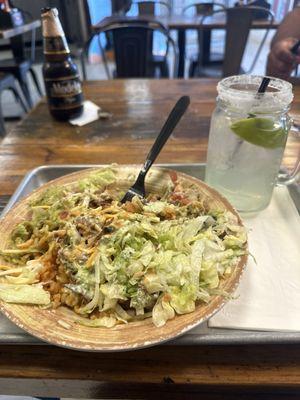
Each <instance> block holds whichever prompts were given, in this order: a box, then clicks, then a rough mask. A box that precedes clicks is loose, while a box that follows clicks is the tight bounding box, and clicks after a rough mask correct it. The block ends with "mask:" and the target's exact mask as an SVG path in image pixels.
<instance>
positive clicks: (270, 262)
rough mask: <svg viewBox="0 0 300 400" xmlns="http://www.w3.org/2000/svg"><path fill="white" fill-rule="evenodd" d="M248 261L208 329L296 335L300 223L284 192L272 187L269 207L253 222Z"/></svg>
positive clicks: (299, 311) (299, 300) (299, 306)
mask: <svg viewBox="0 0 300 400" xmlns="http://www.w3.org/2000/svg"><path fill="white" fill-rule="evenodd" d="M244 222H245V225H246V226H247V227H248V228H250V229H251V230H250V232H249V248H250V252H251V254H253V255H254V257H255V259H256V262H257V264H255V262H254V261H253V259H251V257H250V259H249V262H248V265H247V267H246V270H245V272H244V274H243V276H242V279H241V282H240V285H239V287H238V289H237V291H236V293H235V295H237V296H238V298H237V299H234V300H231V301H230V302H229V303H227V304H226V305H225V307H224V308H223V309H222V310H221V311H220V312H219V313H217V314H216V315H215V316H214V317H212V318H211V319H210V321H209V327H214V328H232V329H250V330H267V331H270V330H276V331H300V218H299V215H298V212H297V209H296V207H295V205H294V203H293V201H292V199H291V197H290V195H289V192H288V189H287V188H286V187H276V188H275V190H274V194H273V197H272V201H271V204H270V205H269V207H268V208H267V209H265V210H264V211H262V212H260V213H259V214H258V215H256V216H255V217H253V218H251V219H250V218H244Z"/></svg>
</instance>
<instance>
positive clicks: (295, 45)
mask: <svg viewBox="0 0 300 400" xmlns="http://www.w3.org/2000/svg"><path fill="white" fill-rule="evenodd" d="M299 47H300V40H298V42H297V43H296V44H294V46H293V47H292V48H291V49H290V52H291V53H292V54H294V55H295V56H296V55H298V50H299Z"/></svg>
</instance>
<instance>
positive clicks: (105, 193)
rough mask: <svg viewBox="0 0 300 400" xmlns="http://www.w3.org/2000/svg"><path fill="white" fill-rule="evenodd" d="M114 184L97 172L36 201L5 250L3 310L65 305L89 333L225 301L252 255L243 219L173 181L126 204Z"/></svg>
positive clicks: (160, 321)
mask: <svg viewBox="0 0 300 400" xmlns="http://www.w3.org/2000/svg"><path fill="white" fill-rule="evenodd" d="M115 176H116V175H115V171H114V170H113V168H106V169H102V170H99V171H95V172H93V173H91V174H90V175H89V176H87V177H86V178H84V179H82V180H80V181H78V182H76V183H74V184H69V185H65V186H61V187H51V188H49V189H47V190H46V191H44V192H43V193H42V194H41V195H39V196H37V197H36V198H35V200H34V201H32V203H31V212H30V218H28V220H25V221H22V222H21V223H20V224H19V225H18V226H16V227H15V229H14V230H13V232H12V235H11V243H10V246H9V247H8V248H5V249H2V250H0V254H1V255H2V258H4V259H5V260H6V261H8V262H9V263H10V265H9V266H5V265H4V266H2V267H1V266H0V298H1V300H3V301H7V302H16V303H18V302H19V303H26V302H27V303H30V304H40V305H48V304H49V303H50V301H51V305H53V306H55V307H57V306H59V305H65V306H67V307H69V308H71V309H72V310H73V311H75V312H76V313H77V314H78V321H77V322H78V323H79V324H83V325H86V326H93V327H107V328H111V327H113V326H114V325H116V324H120V323H126V324H127V323H130V322H132V321H139V320H142V319H144V318H149V317H152V320H153V323H154V325H155V326H157V327H161V326H163V325H164V324H165V323H166V322H167V321H168V320H170V319H172V318H174V316H175V315H176V314H186V313H191V312H193V311H194V310H195V307H196V305H197V304H201V303H208V302H209V301H210V300H211V298H212V296H214V295H215V294H216V293H222V285H221V282H222V280H223V279H225V278H226V277H227V276H228V275H229V274H231V273H232V272H233V271H234V269H235V267H236V266H237V265H238V263H239V261H240V258H241V256H242V255H244V254H246V253H247V235H246V232H245V229H244V228H243V227H241V225H240V223H239V221H238V219H237V217H236V216H235V215H233V214H232V213H230V212H228V211H225V210H222V209H211V208H210V207H209V204H207V202H205V201H204V200H203V199H202V197H201V193H200V194H199V189H198V188H197V186H193V185H189V186H188V187H185V186H184V182H183V181H180V180H174V179H172V180H171V179H170V184H169V185H167V187H168V189H167V190H166V191H165V192H164V193H163V194H162V195H158V194H155V193H154V194H153V193H152V194H150V195H149V197H148V198H147V199H140V198H138V197H134V198H133V200H132V201H131V202H127V203H125V204H121V203H120V198H121V195H122V192H124V190H122V189H120V188H118V187H117V185H116V183H115V181H116V178H115ZM16 266H17V267H16ZM1 268H2V269H3V271H2V270H1ZM224 294H225V293H224Z"/></svg>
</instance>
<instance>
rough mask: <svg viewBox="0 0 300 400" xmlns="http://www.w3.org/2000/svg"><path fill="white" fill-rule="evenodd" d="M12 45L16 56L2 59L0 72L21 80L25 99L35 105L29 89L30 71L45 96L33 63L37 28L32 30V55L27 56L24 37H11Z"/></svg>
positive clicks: (37, 87)
mask: <svg viewBox="0 0 300 400" xmlns="http://www.w3.org/2000/svg"><path fill="white" fill-rule="evenodd" d="M11 46H12V51H13V55H14V58H10V59H4V60H1V61H0V73H4V74H12V75H13V76H14V77H15V78H16V79H17V80H18V82H19V84H20V88H21V90H22V92H23V95H24V97H25V100H26V102H27V104H28V106H29V108H32V107H33V102H32V98H31V94H30V90H29V85H28V79H27V74H28V73H29V74H30V75H31V77H32V79H33V82H34V84H35V87H36V89H37V91H38V93H39V95H40V96H43V92H42V89H41V87H40V84H39V81H38V78H37V76H36V73H35V71H34V69H33V68H32V65H33V63H34V57H35V29H33V30H32V31H31V56H30V58H25V56H24V48H23V41H22V37H21V36H20V35H19V36H16V37H15V38H13V39H11Z"/></svg>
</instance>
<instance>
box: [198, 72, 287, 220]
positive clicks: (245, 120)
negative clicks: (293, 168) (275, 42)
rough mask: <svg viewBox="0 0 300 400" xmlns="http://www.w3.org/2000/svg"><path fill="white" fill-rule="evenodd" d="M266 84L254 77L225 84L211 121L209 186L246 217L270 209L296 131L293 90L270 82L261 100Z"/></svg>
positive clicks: (220, 87) (234, 78)
mask: <svg viewBox="0 0 300 400" xmlns="http://www.w3.org/2000/svg"><path fill="white" fill-rule="evenodd" d="M261 81H262V77H260V76H250V75H239V76H232V77H228V78H225V79H223V80H222V81H220V82H219V83H218V86H217V90H218V97H217V107H216V109H215V111H214V112H213V114H212V118H211V125H210V132H209V145H208V155H207V168H206V176H205V180H206V182H207V183H208V184H209V185H211V186H212V187H214V188H215V189H217V190H218V191H219V192H220V193H222V194H223V195H224V196H225V197H227V199H228V200H229V201H230V202H231V204H232V205H233V206H234V207H235V208H236V209H237V210H238V211H241V212H256V211H260V210H262V209H264V208H265V207H267V206H268V204H269V202H270V200H271V196H272V192H273V188H274V185H275V183H276V180H277V176H278V172H279V168H280V164H281V160H282V157H283V153H284V148H285V144H286V140H287V136H288V132H289V129H290V126H291V120H290V118H289V116H288V114H287V113H288V111H289V108H290V104H291V101H292V99H293V94H292V85H291V84H290V83H288V82H286V81H283V80H281V79H275V78H271V81H270V83H269V86H268V88H267V91H266V92H265V93H264V94H259V95H258V94H257V90H258V87H259V85H260V83H261Z"/></svg>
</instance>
